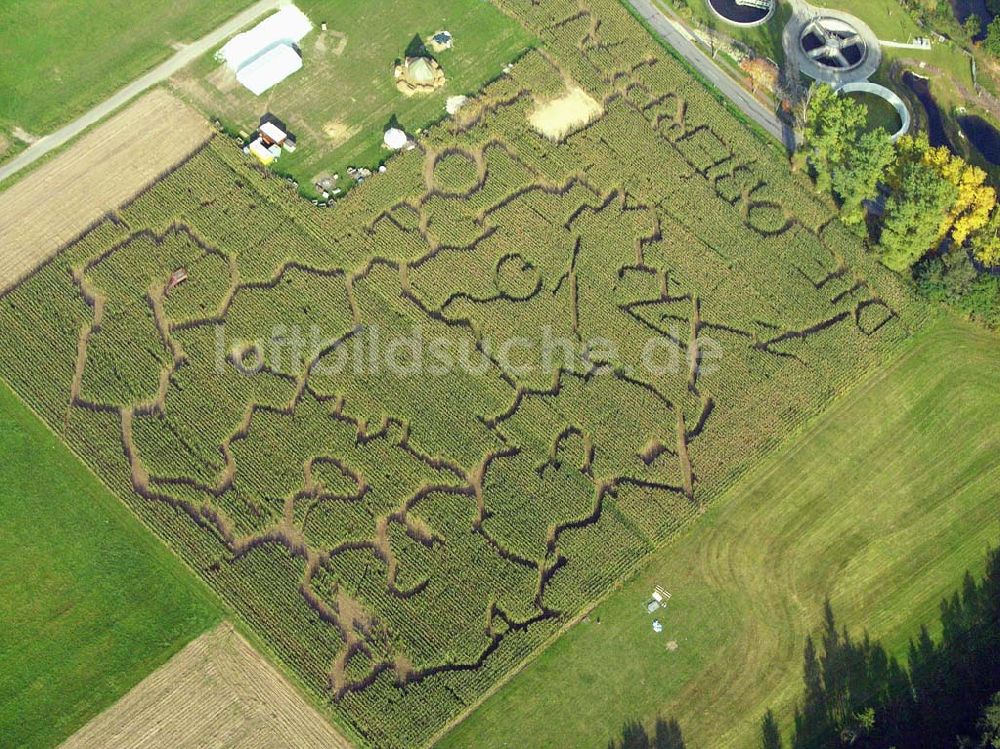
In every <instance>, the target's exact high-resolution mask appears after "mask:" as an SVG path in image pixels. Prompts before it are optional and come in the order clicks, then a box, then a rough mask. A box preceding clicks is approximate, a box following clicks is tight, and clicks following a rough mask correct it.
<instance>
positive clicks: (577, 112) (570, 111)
mask: <svg viewBox="0 0 1000 749" xmlns="http://www.w3.org/2000/svg"><path fill="white" fill-rule="evenodd" d="M603 113H604V108H603V107H602V106H601V105H600V103H599V102H597V101H596V100H595V99H594V98H593V97H592V96H591V95H590V94H588V93H587V92H586V91H584V90H583V89H582V88H579V87H578V86H574V87H573V88H571V89H569V91H567V92H566V93H565V94H564V95H563V96H560V97H559V98H557V99H550V100H549V101H544V102H539V103H538V104H537V105H536V106H535V109H534V110H533V111H532V112H531V114H529V115H528V122H529V123H530V124H531V126H532V127H533V128H535V130H537V131H538V132H540V133H541V134H542V135H544V136H545V137H546V138H549V139H550V140H556V141H558V140H562V139H563V138H565V137H566V136H567V135H569V134H570V133H572V132H573V131H575V130H579V129H580V128H581V127H583V126H584V125H587V124H589V123H591V122H593V121H594V120H596V119H597V118H598V117H600V116H601V115H602V114H603Z"/></svg>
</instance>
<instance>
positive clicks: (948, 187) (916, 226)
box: [881, 159, 958, 271]
mask: <svg viewBox="0 0 1000 749" xmlns="http://www.w3.org/2000/svg"><path fill="white" fill-rule="evenodd" d="M893 182H894V184H893V185H892V188H893V192H892V195H890V196H889V199H888V200H887V201H886V206H885V220H884V222H883V225H882V240H881V244H882V262H883V263H885V265H886V266H888V267H889V268H892V269H893V270H895V271H904V270H908V269H909V268H910V267H912V266H913V264H914V263H916V262H917V261H918V260H920V258H922V257H923V256H924V255H926V254H927V253H928V252H929V251H930V250H932V249H934V246H935V244H936V243H937V242H938V241H939V239H940V234H939V232H940V229H941V222H942V221H943V220H944V218H945V216H946V215H947V213H948V211H949V209H950V208H951V206H952V205H954V203H955V200H956V199H957V197H958V188H956V187H955V186H954V185H952V184H951V183H950V182H948V181H947V180H945V179H944V178H942V177H941V175H940V174H939V173H938V172H937V171H936V170H935V169H934V168H933V167H932V166H929V165H927V164H925V163H923V162H922V161H913V160H909V159H906V160H903V161H902V163H901V164H900V166H899V168H898V170H897V174H896V175H895V178H894V180H893Z"/></svg>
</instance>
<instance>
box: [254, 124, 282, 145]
mask: <svg viewBox="0 0 1000 749" xmlns="http://www.w3.org/2000/svg"><path fill="white" fill-rule="evenodd" d="M260 133H261V135H264V136H266V137H268V138H270V139H271V142H272V143H277V144H278V145H281V144H282V143H284V142H285V138H287V137H288V133H286V132H285V131H284V130H282V129H281V128H280V127H278V126H277V125H275V124H274V123H273V122H265V123H264V124H263V125H261V126H260Z"/></svg>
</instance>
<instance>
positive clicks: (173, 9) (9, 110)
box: [0, 0, 251, 161]
mask: <svg viewBox="0 0 1000 749" xmlns="http://www.w3.org/2000/svg"><path fill="white" fill-rule="evenodd" d="M249 5H251V0H213V2H211V3H205V2H199V0H175V1H174V2H170V3H154V2H150V1H149V0H141V1H138V2H131V1H126V0H105V1H104V2H100V3H93V2H87V0H32V2H30V3H26V2H15V3H3V4H0V49H2V50H3V52H4V65H3V66H0V144H3V143H4V142H5V141H6V143H7V150H4V149H3V148H0V161H2V160H4V159H5V158H9V157H11V156H13V155H14V153H16V151H17V150H20V148H21V147H23V145H24V141H23V140H19V139H17V138H15V137H14V132H15V130H17V131H18V132H22V131H23V133H24V134H26V135H22V136H21V137H22V138H24V137H29V138H30V137H38V136H42V135H45V134H47V133H49V132H51V131H52V130H55V129H56V128H57V127H59V126H60V125H62V124H64V123H65V122H67V121H69V120H71V119H73V118H74V117H75V116H76V115H78V114H80V113H82V112H83V111H84V110H86V109H88V108H89V107H90V106H92V105H93V104H95V103H97V102H98V101H100V100H102V99H104V98H105V97H106V96H108V95H109V94H111V93H112V92H113V91H115V90H116V89H118V88H120V87H122V86H124V85H125V84H126V83H128V82H129V81H131V80H132V79H134V78H136V77H137V76H139V75H140V74H141V73H143V72H145V71H146V70H148V69H149V68H152V67H153V66H154V65H156V64H157V63H159V62H162V61H163V60H165V59H166V58H168V57H169V56H170V55H172V54H173V53H174V51H175V49H176V47H177V45H179V44H183V43H184V42H188V41H191V40H192V39H195V38H197V37H199V36H201V35H202V34H204V33H206V32H208V31H211V30H212V29H213V28H215V27H216V26H218V25H219V24H221V23H222V22H223V21H225V20H226V19H228V18H229V17H230V16H233V15H235V14H236V13H237V12H238V11H240V10H242V9H243V8H245V7H247V6H249Z"/></svg>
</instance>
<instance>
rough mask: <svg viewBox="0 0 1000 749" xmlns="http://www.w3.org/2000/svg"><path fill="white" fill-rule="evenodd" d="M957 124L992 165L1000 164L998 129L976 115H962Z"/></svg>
mask: <svg viewBox="0 0 1000 749" xmlns="http://www.w3.org/2000/svg"><path fill="white" fill-rule="evenodd" d="M958 125H959V127H961V128H962V132H963V133H965V137H966V138H968V139H969V142H970V143H971V144H972V145H973V146H975V148H976V150H977V151H979V153H981V154H982V155H983V158H985V159H986V160H987V161H988V162H990V163H991V164H993V165H994V166H1000V131H998V130H997V129H996V128H995V127H993V125H991V124H990V123H989V122H987V121H986V120H984V119H983V118H982V117H979V116H977V115H963V116H961V117H959V118H958Z"/></svg>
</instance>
